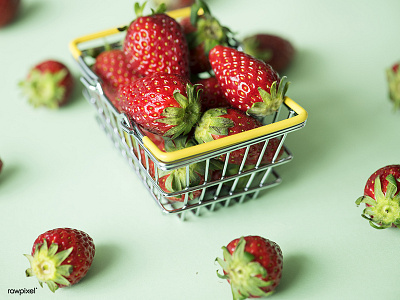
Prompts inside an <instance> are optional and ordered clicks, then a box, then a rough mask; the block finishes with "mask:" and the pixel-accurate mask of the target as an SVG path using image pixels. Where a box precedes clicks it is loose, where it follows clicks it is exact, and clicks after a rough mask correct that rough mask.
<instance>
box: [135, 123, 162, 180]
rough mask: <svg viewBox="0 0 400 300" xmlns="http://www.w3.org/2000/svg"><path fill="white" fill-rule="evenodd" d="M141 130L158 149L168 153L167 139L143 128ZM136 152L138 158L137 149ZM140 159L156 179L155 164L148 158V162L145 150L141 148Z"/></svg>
mask: <svg viewBox="0 0 400 300" xmlns="http://www.w3.org/2000/svg"><path fill="white" fill-rule="evenodd" d="M140 130H141V131H142V133H143V134H144V135H145V136H147V137H148V138H149V139H150V140H151V141H152V142H153V143H154V144H155V145H156V146H157V147H158V149H160V150H161V151H164V152H167V150H166V149H165V140H166V139H165V138H164V137H162V136H161V135H157V134H154V133H152V132H150V131H148V130H146V129H144V128H142V127H140ZM134 152H135V155H136V156H137V150H136V149H134ZM140 159H141V163H142V165H143V166H144V167H145V168H146V169H147V170H148V172H149V174H150V176H151V177H152V178H155V169H154V163H153V161H152V160H151V159H150V158H148V159H147V160H146V156H145V151H144V150H143V148H142V147H140ZM147 163H148V165H149V167H148V168H147Z"/></svg>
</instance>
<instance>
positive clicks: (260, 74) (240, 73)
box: [209, 45, 289, 117]
mask: <svg viewBox="0 0 400 300" xmlns="http://www.w3.org/2000/svg"><path fill="white" fill-rule="evenodd" d="M209 60H210V63H211V66H212V68H213V70H214V73H215V76H216V77H217V79H218V82H219V84H220V86H221V88H222V89H223V91H224V93H225V97H226V98H227V99H228V101H229V102H230V103H231V105H232V106H233V107H235V108H238V109H240V110H243V111H245V112H246V113H248V114H252V115H255V116H257V117H264V116H266V115H270V114H272V113H274V112H275V111H276V110H278V108H279V107H280V105H281V104H282V102H283V99H284V97H285V93H286V91H287V89H288V86H289V82H286V77H282V79H281V78H280V77H279V75H278V73H277V72H276V71H275V70H274V69H272V67H271V66H270V65H267V64H266V63H265V62H263V61H260V60H258V59H255V58H254V57H252V56H250V55H248V54H245V53H243V52H240V51H238V50H236V49H233V48H230V47H225V46H221V45H218V46H215V47H214V48H213V49H212V50H211V51H210V54H209Z"/></svg>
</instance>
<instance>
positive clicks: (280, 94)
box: [246, 76, 290, 117]
mask: <svg viewBox="0 0 400 300" xmlns="http://www.w3.org/2000/svg"><path fill="white" fill-rule="evenodd" d="M289 84H290V81H287V77H286V76H283V77H282V78H281V80H280V82H279V83H278V82H277V81H274V82H273V83H272V84H271V87H270V90H269V92H267V91H266V90H264V89H262V88H260V87H259V88H258V92H259V93H260V96H261V98H262V99H263V101H262V102H256V103H254V104H253V105H252V107H250V108H249V109H248V110H247V112H246V113H247V114H249V115H254V116H256V117H265V116H268V115H270V114H272V113H274V112H276V111H277V110H278V109H279V107H280V106H281V104H282V102H283V100H284V98H285V94H286V92H287V90H288V88H289Z"/></svg>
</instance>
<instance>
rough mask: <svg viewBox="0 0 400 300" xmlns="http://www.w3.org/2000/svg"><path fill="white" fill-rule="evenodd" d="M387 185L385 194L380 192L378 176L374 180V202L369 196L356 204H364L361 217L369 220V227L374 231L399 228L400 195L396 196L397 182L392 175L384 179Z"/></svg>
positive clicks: (361, 198) (360, 199) (359, 199)
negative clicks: (365, 205)
mask: <svg viewBox="0 0 400 300" xmlns="http://www.w3.org/2000/svg"><path fill="white" fill-rule="evenodd" d="M386 180H387V181H388V185H387V188H386V194H384V193H383V192H382V186H381V180H380V178H379V176H378V177H377V178H376V179H375V184H374V193H375V200H374V199H373V198H371V197H369V196H364V197H360V198H358V199H357V200H356V204H357V205H360V204H361V203H365V204H367V205H369V206H367V207H366V208H365V209H364V210H363V213H362V215H361V216H362V217H363V218H365V219H367V220H369V223H370V225H371V226H372V227H373V228H375V229H385V228H388V227H391V226H392V225H395V226H396V227H400V195H399V194H397V195H396V193H397V182H396V179H395V178H394V176H393V175H392V174H389V175H388V176H387V177H386Z"/></svg>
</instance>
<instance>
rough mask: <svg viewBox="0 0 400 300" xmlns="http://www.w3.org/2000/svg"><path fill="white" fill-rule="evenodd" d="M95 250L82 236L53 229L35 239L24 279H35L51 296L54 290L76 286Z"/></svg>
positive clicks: (72, 230)
mask: <svg viewBox="0 0 400 300" xmlns="http://www.w3.org/2000/svg"><path fill="white" fill-rule="evenodd" d="M94 253H95V246H94V244H93V240H92V238H91V237H90V236H89V235H88V234H87V233H85V232H83V231H81V230H77V229H71V228H56V229H52V230H48V231H46V232H45V233H42V234H41V235H39V236H38V237H37V238H36V240H35V242H34V243H33V247H32V255H28V254H25V256H26V257H27V258H28V260H29V262H30V268H29V269H27V270H26V276H36V278H37V279H38V280H39V284H40V285H41V286H42V287H43V283H46V284H47V285H48V287H49V288H50V290H51V291H52V292H53V293H54V292H55V291H56V290H57V289H58V288H62V287H65V286H70V285H74V284H76V283H78V282H79V281H80V280H81V279H82V278H83V277H84V276H85V275H86V273H87V271H88V270H89V268H90V266H91V265H92V262H93V258H94Z"/></svg>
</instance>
